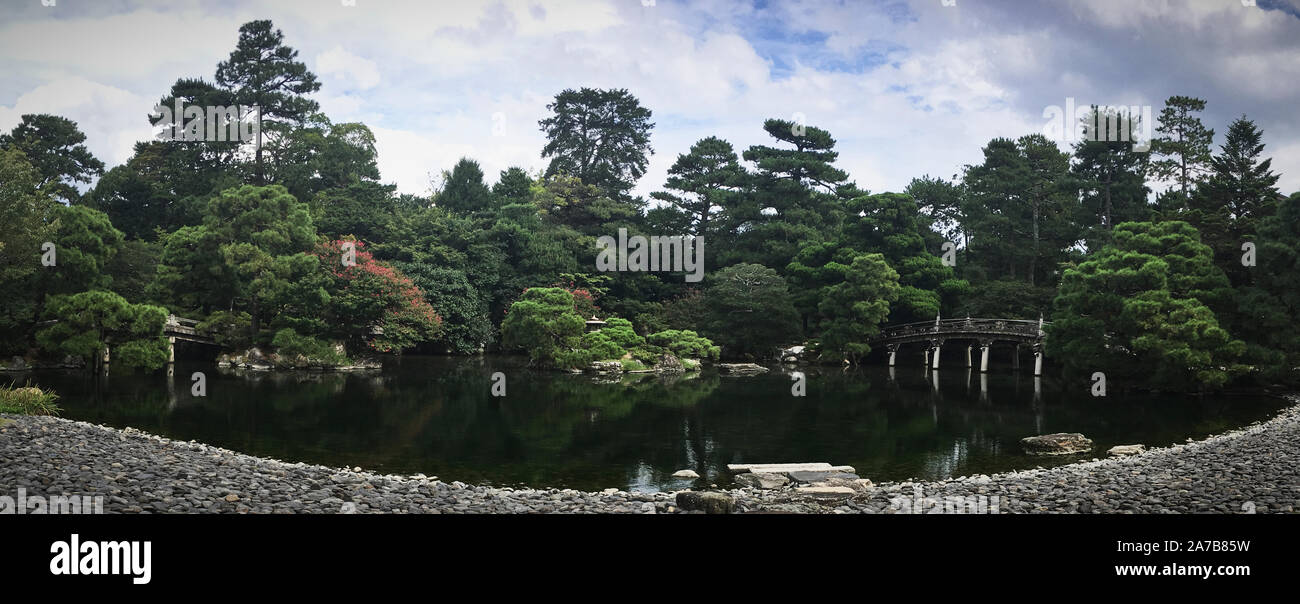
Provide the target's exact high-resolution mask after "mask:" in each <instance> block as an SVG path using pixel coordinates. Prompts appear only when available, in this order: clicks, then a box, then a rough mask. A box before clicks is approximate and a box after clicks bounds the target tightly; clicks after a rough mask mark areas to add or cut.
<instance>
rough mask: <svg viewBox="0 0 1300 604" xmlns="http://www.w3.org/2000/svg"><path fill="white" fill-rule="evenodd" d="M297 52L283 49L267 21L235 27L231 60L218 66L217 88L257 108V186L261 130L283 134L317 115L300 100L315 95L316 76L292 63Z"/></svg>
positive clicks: (315, 107) (261, 177) (261, 174)
mask: <svg viewBox="0 0 1300 604" xmlns="http://www.w3.org/2000/svg"><path fill="white" fill-rule="evenodd" d="M297 57H298V51H296V50H294V49H292V48H290V47H288V46H285V45H284V33H283V32H281V31H280V30H278V29H273V28H272V25H271V22H270V21H269V20H258V21H249V22H248V23H245V24H244V25H243V26H241V27H240V28H239V42H238V44H237V45H236V47H235V50H234V51H232V52H231V53H230V58H229V59H227V60H225V61H222V62H221V63H219V64H218V65H217V75H216V79H217V84H218V85H219V86H221V87H223V88H225V89H227V90H230V91H232V92H234V100H235V101H236V102H237V103H239V104H241V105H244V106H256V107H257V108H258V109H259V113H258V115H257V119H258V128H257V148H256V150H255V160H254V161H255V163H256V166H255V172H256V175H257V183H258V184H266V172H265V170H264V167H263V165H262V134H263V131H267V132H273V133H278V135H280V136H282V135H284V134H286V133H287V132H286V131H287V129H288V126H289V125H290V124H301V123H303V122H305V121H306V120H307V118H308V116H310V115H311V114H313V113H315V112H316V111H319V110H320V104H318V103H317V102H316V101H313V100H311V99H308V98H307V97H306V96H305V95H307V94H310V93H313V92H316V91H317V90H320V82H318V81H316V75H315V74H313V73H312V72H310V71H307V66H306V65H305V64H303V63H302V62H300V61H297V60H296V59H297Z"/></svg>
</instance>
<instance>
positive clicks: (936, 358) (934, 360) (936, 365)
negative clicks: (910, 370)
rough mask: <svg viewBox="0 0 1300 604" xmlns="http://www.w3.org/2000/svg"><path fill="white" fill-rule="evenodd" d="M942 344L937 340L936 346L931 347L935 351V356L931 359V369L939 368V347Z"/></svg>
mask: <svg viewBox="0 0 1300 604" xmlns="http://www.w3.org/2000/svg"><path fill="white" fill-rule="evenodd" d="M942 345H943V344H942V343H941V342H935V343H934V347H933V348H931V350H933V351H934V354H933V357H932V359H931V361H930V368H931V369H938V368H939V347H940V346H942Z"/></svg>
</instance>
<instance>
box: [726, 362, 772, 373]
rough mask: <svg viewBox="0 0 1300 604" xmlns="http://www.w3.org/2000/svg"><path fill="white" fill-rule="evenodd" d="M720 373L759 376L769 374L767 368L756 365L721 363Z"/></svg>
mask: <svg viewBox="0 0 1300 604" xmlns="http://www.w3.org/2000/svg"><path fill="white" fill-rule="evenodd" d="M718 373H724V374H727V375H759V374H761V373H767V367H763V366H762V365H757V364H754V363H719V364H718Z"/></svg>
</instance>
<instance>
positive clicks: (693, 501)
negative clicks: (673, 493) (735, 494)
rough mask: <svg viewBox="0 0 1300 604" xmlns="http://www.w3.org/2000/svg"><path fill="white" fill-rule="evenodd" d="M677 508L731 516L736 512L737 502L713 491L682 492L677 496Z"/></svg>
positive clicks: (728, 496)
mask: <svg viewBox="0 0 1300 604" xmlns="http://www.w3.org/2000/svg"><path fill="white" fill-rule="evenodd" d="M677 507H679V508H681V509H683V510H688V511H695V510H700V511H703V512H704V513H706V514H730V513H732V512H734V511H736V500H735V499H732V498H731V496H730V495H726V494H724V493H715V492H713V491H682V492H680V493H678V494H677Z"/></svg>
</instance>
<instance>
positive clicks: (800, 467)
mask: <svg viewBox="0 0 1300 604" xmlns="http://www.w3.org/2000/svg"><path fill="white" fill-rule="evenodd" d="M727 470H728V471H729V472H731V473H732V474H742V473H745V472H776V473H781V474H788V473H790V472H803V471H808V472H844V473H846V474H855V473H857V470H855V469H853V466H832V465H831V464H828V463H825V462H816V463H756V464H744V463H736V464H727Z"/></svg>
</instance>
